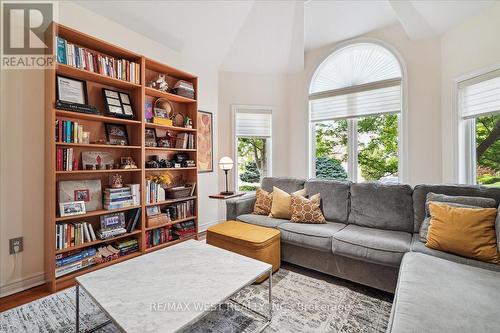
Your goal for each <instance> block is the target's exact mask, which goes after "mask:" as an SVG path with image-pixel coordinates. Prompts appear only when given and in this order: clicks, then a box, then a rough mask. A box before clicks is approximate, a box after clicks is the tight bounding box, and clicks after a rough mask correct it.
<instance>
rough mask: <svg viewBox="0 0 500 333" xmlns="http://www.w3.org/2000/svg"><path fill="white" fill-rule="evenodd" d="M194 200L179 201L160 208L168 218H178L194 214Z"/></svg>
mask: <svg viewBox="0 0 500 333" xmlns="http://www.w3.org/2000/svg"><path fill="white" fill-rule="evenodd" d="M194 207H195V206H194V200H188V201H185V202H179V203H177V204H174V205H171V206H168V207H165V208H164V209H162V210H163V211H164V213H166V214H167V216H168V218H170V220H180V219H185V218H187V217H190V216H193V215H194Z"/></svg>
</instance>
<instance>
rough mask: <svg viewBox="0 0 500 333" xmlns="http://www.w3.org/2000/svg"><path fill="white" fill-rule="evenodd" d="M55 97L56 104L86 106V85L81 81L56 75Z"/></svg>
mask: <svg viewBox="0 0 500 333" xmlns="http://www.w3.org/2000/svg"><path fill="white" fill-rule="evenodd" d="M56 81H57V82H56V83H57V84H56V95H57V101H58V102H65V103H75V104H83V105H86V104H87V83H86V82H85V81H82V80H77V79H73V78H69V77H66V76H61V75H57V78H56Z"/></svg>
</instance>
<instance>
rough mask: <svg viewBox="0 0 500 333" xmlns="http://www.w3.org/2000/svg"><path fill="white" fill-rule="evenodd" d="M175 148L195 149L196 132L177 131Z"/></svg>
mask: <svg viewBox="0 0 500 333" xmlns="http://www.w3.org/2000/svg"><path fill="white" fill-rule="evenodd" d="M175 148H180V149H194V134H193V133H177V139H176V140H175Z"/></svg>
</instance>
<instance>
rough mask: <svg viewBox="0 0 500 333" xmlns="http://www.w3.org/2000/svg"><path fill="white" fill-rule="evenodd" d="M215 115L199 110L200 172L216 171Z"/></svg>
mask: <svg viewBox="0 0 500 333" xmlns="http://www.w3.org/2000/svg"><path fill="white" fill-rule="evenodd" d="M213 137H214V136H213V115H212V113H211V112H207V111H201V110H198V172H200V173H201V172H212V171H214V156H213V155H214V150H213Z"/></svg>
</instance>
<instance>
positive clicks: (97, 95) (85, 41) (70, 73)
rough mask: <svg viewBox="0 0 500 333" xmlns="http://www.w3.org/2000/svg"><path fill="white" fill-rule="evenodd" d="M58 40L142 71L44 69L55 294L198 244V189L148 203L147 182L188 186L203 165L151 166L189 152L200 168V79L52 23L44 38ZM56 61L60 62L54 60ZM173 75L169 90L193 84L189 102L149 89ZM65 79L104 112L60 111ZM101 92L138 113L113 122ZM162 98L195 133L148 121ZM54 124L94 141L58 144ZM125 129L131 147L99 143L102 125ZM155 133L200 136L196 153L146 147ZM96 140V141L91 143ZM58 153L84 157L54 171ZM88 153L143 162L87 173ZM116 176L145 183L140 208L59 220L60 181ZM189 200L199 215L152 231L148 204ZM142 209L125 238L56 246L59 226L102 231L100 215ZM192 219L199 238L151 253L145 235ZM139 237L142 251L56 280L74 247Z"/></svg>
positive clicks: (49, 272) (50, 270) (48, 226)
mask: <svg viewBox="0 0 500 333" xmlns="http://www.w3.org/2000/svg"><path fill="white" fill-rule="evenodd" d="M56 36H60V37H61V38H64V39H65V40H66V41H68V42H70V43H72V44H74V45H77V46H79V47H83V48H86V49H89V50H92V51H93V52H96V53H98V54H100V55H103V56H108V57H114V58H116V59H125V60H128V61H130V62H135V63H136V64H138V66H139V71H140V77H139V82H140V83H133V82H129V81H125V80H121V79H118V78H114V77H110V76H106V75H103V74H99V73H94V72H91V71H87V70H84V69H80V68H76V67H73V66H71V65H67V64H60V63H57V65H56V66H55V67H54V68H49V69H47V70H46V71H45V112H46V114H45V133H46V134H45V156H46V158H45V170H46V173H45V190H46V196H45V232H44V238H45V244H46V245H45V271H46V281H47V287H48V289H49V291H51V292H54V291H56V290H60V289H63V288H66V287H69V286H71V285H73V284H74V279H75V277H77V276H79V275H81V274H85V273H88V272H92V271H95V270H97V269H100V268H104V267H107V266H110V265H113V264H116V263H119V262H123V261H125V260H128V259H131V258H135V257H137V256H140V255H142V254H144V253H146V252H151V251H155V250H158V249H161V248H164V247H167V246H171V245H175V244H178V243H180V242H183V241H185V240H188V239H196V238H197V233H198V216H197V212H198V205H197V203H198V200H197V195H196V192H197V191H196V192H195V193H194V195H193V196H190V197H185V198H180V199H167V200H165V201H162V202H155V203H146V193H145V181H146V177H147V176H149V175H151V174H152V173H151V172H154V173H155V174H162V173H169V174H170V175H171V176H172V178H176V179H179V178H180V179H182V180H183V181H185V182H188V183H197V184H198V168H197V167H187V168H170V169H164V168H158V169H146V168H145V162H146V161H148V160H149V159H150V158H152V156H159V157H160V158H163V159H171V158H173V157H174V156H175V154H177V153H187V154H188V155H189V158H190V159H192V160H195V162H196V164H198V158H197V156H198V153H197V149H196V147H197V142H196V131H197V130H196V124H197V110H198V108H197V100H196V98H197V96H198V90H197V89H198V87H197V77H196V76H194V75H192V74H189V73H186V72H184V71H182V70H179V69H177V68H174V67H172V66H169V65H166V64H162V63H160V62H158V61H155V60H152V59H149V58H146V57H145V56H143V55H140V54H137V53H134V52H132V51H129V50H126V49H124V48H121V47H118V46H115V45H113V44H111V43H108V42H106V41H103V40H100V39H97V38H95V37H92V36H90V35H87V34H84V33H81V32H79V31H77V30H74V29H72V28H69V27H65V26H63V25H59V24H56V23H53V24H52V25H51V26H50V27H49V29H48V30H47V31H46V38H47V39H51V40H53V41H54V44H53V45H57V43H55V39H56ZM55 58H56V57H54V62H56V60H55ZM160 73H162V74H167V82H168V83H169V86H171V87H173V85H174V84H175V82H176V81H177V80H179V79H182V80H186V81H189V82H191V83H192V84H193V86H194V88H195V98H194V99H191V98H186V97H183V96H179V95H176V94H173V93H169V92H161V91H159V90H155V89H154V88H150V87H147V82H149V81H150V80H152V79H153V78H155V76H157V75H158V74H160ZM57 75H62V76H66V77H69V78H74V79H78V80H82V81H85V83H86V85H87V97H88V104H90V105H93V106H95V107H96V109H97V110H98V112H99V113H98V114H87V113H78V112H72V111H65V110H59V109H55V102H56V76H57ZM102 88H108V89H112V90H117V91H120V92H126V93H128V94H129V95H130V98H131V103H132V108H133V110H134V114H135V118H134V119H122V118H115V117H112V116H109V115H107V114H105V112H104V111H105V105H104V99H103V96H102ZM157 98H165V99H167V100H169V101H170V102H171V103H172V104H173V106H174V109H175V112H176V113H177V112H181V113H182V114H184V115H185V116H188V117H189V118H191V119H192V122H193V128H183V127H176V126H166V125H159V124H152V123H148V122H146V121H145V104H146V102H147V101H151V100H156V99H157ZM56 119H61V120H70V121H74V122H78V123H79V125H82V126H83V127H84V131H88V132H90V139H91V140H90V142H91V143H88V144H82V143H65V142H56V137H55V130H54V126H55V121H56ZM106 123H111V124H122V125H125V126H126V128H127V133H128V137H129V145H127V146H118V145H108V144H105V143H103V141H101V140H102V139H103V138H105V135H104V124H106ZM146 128H153V129H155V130H157V131H160V133H162V132H166V131H169V132H172V133H173V134H174V135H175V133H192V134H194V147H195V149H177V148H156V147H146V146H145V129H146ZM92 142H98V143H92ZM58 148H73V153H74V156H75V157H76V158H78V159H79V162H80V163H79V166H80V169H79V170H72V171H58V170H57V169H56V152H57V149H58ZM84 151H105V152H108V153H110V154H111V155H112V157H113V159H114V160H115V163H117V162H119V158H120V157H125V156H131V157H133V159H134V161H135V162H136V164H137V169H111V170H109V169H105V170H82V169H81V165H82V164H81V153H82V152H84ZM115 173H118V174H120V175H121V176H122V177H123V180H124V183H125V184H128V183H132V184H140V189H141V198H140V205H138V206H131V207H125V208H121V209H114V210H105V209H99V210H94V211H88V212H87V213H86V214H83V215H77V216H66V217H61V216H59V215H58V206H59V205H58V199H57V184H58V182H59V181H61V180H87V179H89V180H90V179H100V180H101V184H102V187H103V189H104V188H106V187H109V177H110V176H111V175H113V174H115ZM188 200H193V201H194V205H195V206H194V216H193V217H189V218H185V219H178V220H175V221H171V222H169V223H166V224H164V225H162V226H157V227H154V228H146V217H145V215H146V214H145V210H146V207H151V206H153V205H160V206H162V207H164V206H168V205H172V204H176V203H179V202H184V201H188ZM137 208H141V219H140V221H139V223H138V226H137V227H136V229H135V230H133V231H132V232H130V233H127V234H124V235H120V236H118V237H114V238H111V239H107V240H99V239H98V240H96V241H93V242H87V243H84V244H80V245H77V246H72V247H68V248H65V249H60V250H56V246H55V242H56V239H55V226H56V225H57V224H59V223H72V222H82V221H85V222H89V223H90V224H92V225H93V226H94V230H95V231H97V230H98V228H96V227H97V225H98V221H99V218H100V216H102V215H105V214H111V213H116V212H129V211H132V210H134V209H137ZM189 220H193V221H195V224H196V233H195V234H194V235H192V236H189V237H186V238H182V239H178V240H174V241H170V242H167V243H163V244H160V245H157V246H154V247H151V248H146V232H147V231H151V230H153V229H157V228H161V227H167V226H170V225H174V224H177V223H182V222H184V221H189ZM126 238H136V239H137V240H138V243H139V250H138V251H137V252H134V253H130V254H127V255H124V256H121V257H119V258H118V259H115V260H112V261H108V262H102V263H99V264H95V265H92V266H90V267H87V268H84V269H81V270H78V271H76V272H73V273H70V274H67V275H64V276H61V277H59V278H56V277H55V268H56V267H55V256H56V255H60V254H64V253H67V252H70V251H73V250H80V249H84V248H87V247H98V246H102V245H106V244H111V243H112V242H114V241H116V240H119V239H126Z"/></svg>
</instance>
